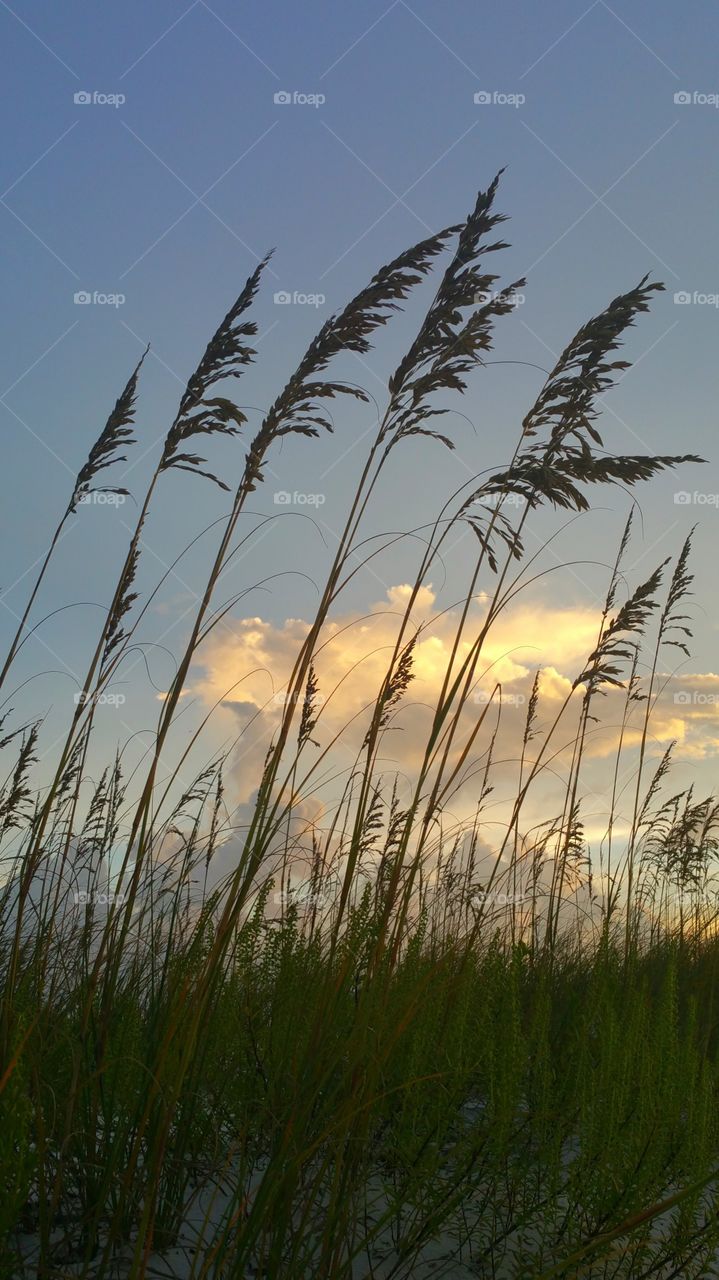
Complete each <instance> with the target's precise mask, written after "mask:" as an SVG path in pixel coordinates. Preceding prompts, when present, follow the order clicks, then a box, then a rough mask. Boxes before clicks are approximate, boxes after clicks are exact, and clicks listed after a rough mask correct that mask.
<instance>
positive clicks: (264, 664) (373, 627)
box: [192, 584, 719, 832]
mask: <svg viewBox="0 0 719 1280" xmlns="http://www.w3.org/2000/svg"><path fill="white" fill-rule="evenodd" d="M410 595H411V588H410V587H409V586H408V585H407V584H397V585H395V586H392V587H390V588H389V589H388V591H387V594H386V596H385V598H384V599H382V600H379V601H377V602H376V603H375V604H373V605H372V606H371V607H370V608H369V610H368V611H367V612H366V613H361V612H360V611H359V610H355V611H347V612H346V613H344V614H342V615H339V616H335V617H334V618H333V619H332V621H330V622H329V623H328V624H327V626H326V628H325V630H324V632H323V634H322V639H321V644H320V646H319V648H318V652H317V658H316V670H317V676H318V680H319V689H320V704H321V705H320V706H319V718H318V723H317V726H316V729H315V730H314V732H313V735H312V736H313V738H315V739H316V740H317V742H319V744H320V747H319V751H318V749H317V748H316V747H315V746H312V745H308V747H307V748H306V749H305V751H304V752H303V757H302V768H301V769H300V771H299V775H298V776H300V777H301V776H304V774H305V773H307V771H308V770H309V771H310V773H309V777H308V779H307V783H306V786H305V787H304V788H301V792H300V793H301V796H302V797H303V799H304V801H305V802H307V801H309V799H310V798H311V799H313V800H314V802H315V805H316V819H317V821H321V819H322V815H323V814H325V815H328V814H329V813H330V812H331V811H333V804H334V801H336V800H337V798H338V796H339V795H340V793H341V789H342V786H343V785H344V783H345V782H346V779H347V777H348V775H349V773H350V772H351V770H352V769H353V768H354V767H355V765H356V762H357V759H358V753H359V752H360V750H361V745H362V741H363V738H364V734H365V732H366V728H367V724H368V722H369V717H370V713H371V711H370V709H371V707H372V706H373V704H374V702H375V699H376V697H377V694H378V691H379V689H380V687H381V683H382V679H383V676H384V674H385V672H386V669H387V664H388V661H389V658H390V656H391V654H392V652H393V649H394V645H395V642H396V639H397V634H398V627H399V625H400V620H401V618H402V616H403V615H404V612H405V609H406V607H407V603H408V601H409V598H410ZM486 608H487V602H486V600H485V599H482V598H479V599H478V600H477V601H476V602H475V603H474V604H473V606H472V608H471V610H470V614H469V617H468V623H467V627H466V630H465V634H464V638H463V639H462V641H461V643H460V645H459V648H458V651H457V657H456V660H455V663H456V665H455V669H456V666H457V665H458V664H459V663H461V661H462V660H463V659H464V658H465V657H466V656H467V654H468V653H469V652H470V648H471V645H472V642H473V640H474V638H475V637H476V635H477V634H478V631H479V629H480V627H481V625H482V622H483V620H484V617H485V616H486ZM458 617H459V614H458V611H457V610H456V609H451V610H448V611H442V610H439V609H438V606H437V600H436V597H435V594H434V592H433V590H432V588H431V587H429V586H428V587H424V588H423V589H422V590H421V591H420V592H419V594H418V597H417V600H416V601H415V604H414V607H413V610H412V619H411V627H410V629H409V630H408V631H407V633H406V638H408V637H409V635H410V634H412V631H413V630H414V629H415V628H419V634H418V639H417V643H416V646H415V649H414V653H413V679H412V681H411V683H410V685H409V687H408V689H407V691H406V693H405V694H404V696H403V699H402V701H401V704H400V705H399V706H398V707H397V709H396V710H395V711H393V714H392V717H391V720H390V723H389V725H388V728H387V731H386V733H385V735H384V738H383V742H382V747H381V752H380V759H381V767H382V769H383V770H384V772H385V775H386V778H387V779H389V778H390V777H392V776H394V775H395V774H397V775H399V778H400V786H401V788H404V792H403V794H405V795H409V792H410V788H411V785H412V781H413V779H414V778H415V777H416V775H417V771H418V769H419V768H420V765H421V762H422V759H423V755H424V751H425V744H426V742H427V737H428V733H429V729H430V725H431V722H432V715H433V711H434V707H435V705H436V702H437V698H438V696H439V694H440V691H441V689H442V685H443V682H444V679H445V675H446V671H447V666H448V663H449V662H450V659H451V656H452V651H453V645H454V642H455V635H456V628H457V624H458ZM599 624H600V612H599V609H598V607H593V608H592V607H587V606H581V605H573V604H561V603H556V602H543V601H529V602H527V603H521V602H520V601H517V603H516V605H515V607H514V608H513V609H512V610H511V612H509V611H508V612H507V613H506V614H502V615H500V617H499V618H498V619H497V621H496V622H495V624H494V626H493V627H492V630H491V632H490V634H489V636H488V637H487V640H486V642H485V644H484V646H483V654H482V660H481V662H480V664H479V665H478V667H477V680H476V683H475V686H474V688H473V690H472V693H471V695H470V698H469V701H468V703H467V706H466V708H465V711H464V712H463V716H462V720H461V729H460V732H459V733H458V735H457V738H456V743H455V748H454V749H453V752H452V755H451V757H450V759H451V760H456V759H457V758H458V755H459V751H460V750H461V748H462V746H463V744H464V743H465V742H466V741H467V738H468V736H469V734H471V733H472V731H473V729H474V728H475V727H476V724H477V720H478V718H479V717H480V716H484V721H483V726H482V729H481V731H480V732H479V734H478V735H477V738H476V742H475V744H474V746H473V749H472V751H471V753H470V755H469V756H468V757H467V760H466V762H465V764H464V766H463V768H462V772H461V775H460V778H462V779H464V781H463V782H462V785H459V786H458V787H457V788H455V789H454V791H453V792H452V794H451V796H448V798H447V805H448V810H451V812H452V814H453V815H454V816H455V817H456V819H457V821H458V822H462V821H463V820H465V819H466V818H467V816H468V815H469V814H470V813H471V812H473V810H474V808H475V806H476V803H477V798H478V794H479V786H480V779H481V773H482V770H483V768H484V764H485V763H486V752H487V749H488V747H489V743H490V740H491V738H492V735H493V734H494V733H495V731H496V741H495V743H494V764H493V773H492V784H493V787H494V794H493V796H492V798H491V799H490V800H489V801H488V802H487V804H486V809H487V820H488V821H493V822H496V825H497V829H501V826H502V820H503V818H504V817H506V814H507V813H508V812H509V807H510V804H511V800H512V797H513V796H514V795H515V794H516V786H517V777H518V762H519V760H520V757H521V755H522V741H523V735H524V729H525V722H526V715H527V707H528V701H529V697H530V693H531V688H532V683H533V680H534V676H535V672H536V671H537V670H539V671H540V673H541V674H540V683H539V690H540V698H539V705H538V709H537V720H536V725H535V731H536V736H535V738H534V740H533V742H532V743H531V744H530V746H529V747H528V748H527V749H526V752H525V755H526V758H527V759H528V760H529V761H531V760H532V759H533V758H534V753H536V751H537V750H538V749H539V747H540V746H541V744H542V742H543V740H544V735H545V734H546V732H547V730H548V728H549V726H550V725H551V724H552V723H553V721H554V719H555V717H556V715H557V713H558V711H559V709H560V708H561V706H562V703H563V702H564V700H565V699H566V698H567V697H568V695H569V694H570V693H571V689H572V683H573V681H574V679H575V678H576V676H577V675H578V674H579V673H580V672H581V670H582V667H583V665H584V662H585V661H586V658H587V655H588V654H589V653H590V652H591V651H592V649H593V648H594V646H595V644H596V641H597V636H598V629H599ZM308 631H309V623H308V622H307V621H305V620H303V619H299V618H288V619H287V620H286V621H285V622H283V623H281V624H276V623H273V622H270V621H268V620H266V619H263V618H261V617H253V618H245V619H240V620H235V621H231V622H229V623H228V625H226V626H225V627H224V628H223V630H222V631H221V632H220V631H217V632H215V633H214V634H213V635H212V636H211V637H210V638H209V639H208V642H207V644H206V645H205V646H204V647H203V649H202V652H201V655H200V658H201V665H200V664H199V663H198V666H197V668H196V669H195V671H194V673H193V676H194V678H193V684H192V693H193V695H194V696H196V697H199V698H200V699H201V700H202V702H203V703H205V704H206V705H207V706H213V705H215V704H219V714H220V716H221V717H224V718H225V720H226V722H227V723H226V725H225V728H226V729H227V731H228V732H234V733H235V734H237V733H239V734H240V737H239V742H238V747H237V751H236V754H235V756H234V757H233V762H232V770H231V783H232V785H233V786H234V788H235V791H236V795H237V799H238V800H239V801H240V802H242V803H244V804H248V803H250V800H251V796H252V794H253V792H254V791H255V789H256V787H257V785H258V782H259V777H260V773H261V768H262V764H263V761H264V758H265V755H266V751H267V748H268V746H269V744H270V742H271V740H272V736H273V734H274V733H275V732H276V731H277V728H278V726H279V723H280V718H281V714H282V707H283V701H284V693H283V690H284V687H285V685H286V682H287V680H288V678H289V675H290V672H291V669H292V665H293V662H294V660H295V658H296V656H297V652H298V650H299V647H300V645H301V644H302V642H303V640H304V639H305V637H306V635H307V633H308ZM497 686H499V688H498V687H497ZM655 692H656V693H657V697H656V705H655V707H654V712H653V715H652V720H651V728H650V735H649V742H648V757H649V758H648V761H647V768H646V774H647V783H648V781H649V779H650V778H651V773H652V771H653V768H654V767H655V762H656V760H658V759H659V758H661V756H662V754H663V753H664V751H665V750H666V748H667V746H668V744H669V743H670V742H671V741H676V744H677V746H676V753H675V754H676V759H677V761H678V762H689V761H692V762H697V761H702V760H707V761H709V760H710V759H711V758H713V757H714V756H716V754H717V751H718V750H719V725H718V724H717V706H719V676H716V675H714V674H712V673H696V674H693V675H683V676H681V677H680V676H672V677H667V676H664V677H661V679H660V680H659V682H658V684H657V689H656V691H655ZM678 695H679V696H678ZM580 701H581V693H577V694H576V695H575V697H574V698H573V699H572V701H571V703H570V707H569V709H568V711H567V712H566V713H565V715H564V717H563V719H562V721H561V724H560V728H559V730H558V731H557V736H556V740H555V741H554V745H553V747H552V749H551V750H550V751H549V752H548V753H547V758H546V769H544V770H543V772H542V774H541V776H540V777H539V778H538V780H537V783H536V785H535V786H534V787H533V790H532V792H531V793H530V795H529V797H528V800H527V802H526V805H525V811H524V820H525V821H526V823H527V824H532V823H539V822H541V821H543V820H545V819H546V818H547V817H548V816H550V815H551V813H554V812H558V811H560V810H561V797H562V792H563V788H564V787H565V786H566V780H567V777H568V774H569V769H570V762H571V753H572V746H573V739H574V735H575V732H576V727H577V724H578V716H579V710H580ZM644 706H645V704H644V703H641V702H640V703H637V704H636V705H635V707H634V709H633V714H632V717H631V719H630V721H629V723H628V725H627V726H626V727H625V730H624V747H625V751H626V752H627V755H626V758H625V760H624V761H623V765H622V771H621V774H622V779H624V776H625V774H626V775H627V776H631V773H632V770H633V769H634V768H635V765H636V754H637V753H636V748H637V746H638V744H639V742H640V739H641V729H642V717H643V715H644ZM624 708H625V693H624V691H623V690H621V689H619V690H616V689H608V690H607V691H606V694H605V696H598V697H597V698H595V700H594V702H593V707H592V710H593V714H594V715H595V717H596V722H595V721H592V722H591V723H590V725H589V726H588V732H587V738H586V759H585V768H584V772H583V775H582V779H581V785H580V791H579V797H580V798H581V799H582V801H583V804H584V807H585V809H586V812H587V815H588V820H590V825H591V827H592V830H593V831H594V832H601V831H602V830H603V829H604V826H605V824H606V815H607V814H608V812H609V805H610V797H611V791H612V785H613V769H614V760H615V754H616V749H617V745H618V742H619V737H620V732H621V725H622V719H623V716H624ZM298 719H299V716H297V717H296V720H298ZM321 753H324V754H321ZM317 761H321V763H319V764H318V763H317ZM525 771H526V766H525ZM707 775H708V770H707ZM707 783H708V785H707V789H708V790H709V789H711V781H710V779H709V777H708V776H707ZM700 785H701V778H699V779H698V780H697V786H698V788H700ZM631 794H632V787H631V785H630V783H628V782H625V785H624V792H623V793H622V795H623V801H625V802H626V804H629V800H628V797H630V796H631ZM626 816H627V815H626V813H624V814H623V815H622V814H620V815H618V816H617V824H618V827H619V826H621V819H622V817H623V818H625V819H626ZM327 820H329V819H327Z"/></svg>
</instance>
